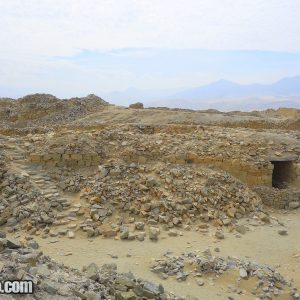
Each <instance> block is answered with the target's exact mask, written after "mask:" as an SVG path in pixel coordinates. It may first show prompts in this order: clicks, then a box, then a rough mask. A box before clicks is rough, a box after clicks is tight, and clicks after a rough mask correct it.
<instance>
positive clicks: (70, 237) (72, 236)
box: [68, 230, 75, 239]
mask: <svg viewBox="0 0 300 300" xmlns="http://www.w3.org/2000/svg"><path fill="white" fill-rule="evenodd" d="M68 238H69V239H74V238H75V233H74V232H73V231H71V230H69V231H68Z"/></svg>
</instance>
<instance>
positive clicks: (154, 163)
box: [0, 94, 300, 300]
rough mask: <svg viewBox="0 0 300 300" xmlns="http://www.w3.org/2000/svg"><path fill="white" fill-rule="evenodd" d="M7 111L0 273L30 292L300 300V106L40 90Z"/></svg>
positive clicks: (0, 143)
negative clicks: (137, 99)
mask: <svg viewBox="0 0 300 300" xmlns="http://www.w3.org/2000/svg"><path fill="white" fill-rule="evenodd" d="M0 116H1V118H0V226H1V227H0V274H1V280H10V279H14V280H32V281H33V283H34V285H35V292H34V294H33V295H27V296H23V298H25V299H88V300H90V299H116V300H122V299H128V300H134V299H300V296H299V294H300V275H299V274H300V272H299V271H300V241H299V237H298V235H299V228H300V210H299V208H300V133H299V129H300V112H299V111H298V110H294V109H284V108H283V109H278V110H276V111H275V110H267V111H262V112H258V111H257V112H229V113H222V112H219V111H215V110H208V111H191V110H178V109H167V108H144V107H143V104H142V103H136V104H133V105H131V106H130V107H129V108H125V107H117V106H114V105H110V104H109V103H107V102H106V101H104V100H103V99H101V98H99V97H97V96H95V95H89V96H87V97H83V98H72V99H64V100H60V99H58V98H56V97H54V96H52V95H44V94H36V95H29V96H25V97H23V98H20V99H16V100H14V99H1V98H0ZM1 297H2V296H1ZM20 297H21V296H17V295H15V296H3V299H17V298H20Z"/></svg>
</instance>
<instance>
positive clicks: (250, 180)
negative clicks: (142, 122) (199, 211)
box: [122, 151, 273, 187]
mask: <svg viewBox="0 0 300 300" xmlns="http://www.w3.org/2000/svg"><path fill="white" fill-rule="evenodd" d="M122 158H123V159H124V160H125V161H126V162H128V163H129V162H135V163H142V164H144V163H147V162H151V161H153V160H163V161H164V162H169V163H174V164H207V165H213V166H215V167H217V168H219V169H221V170H224V171H226V172H228V173H230V174H231V175H233V176H234V177H236V178H238V179H239V180H241V181H242V182H244V183H246V184H247V185H249V186H257V185H263V186H269V187H271V186H272V172H273V165H272V164H271V163H269V164H253V163H251V162H245V161H241V160H238V159H224V158H218V157H212V156H198V155H197V154H196V153H193V152H187V153H186V152H182V153H177V154H176V155H169V156H167V157H160V156H159V153H153V152H151V153H149V152H144V153H141V154H140V155H137V153H136V152H134V151H127V152H125V151H124V152H123V153H122Z"/></svg>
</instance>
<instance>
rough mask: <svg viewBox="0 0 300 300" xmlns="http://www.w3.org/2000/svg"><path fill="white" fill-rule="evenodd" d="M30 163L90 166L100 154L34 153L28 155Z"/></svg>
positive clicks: (98, 161)
mask: <svg viewBox="0 0 300 300" xmlns="http://www.w3.org/2000/svg"><path fill="white" fill-rule="evenodd" d="M28 160H29V162H30V163H35V164H40V165H44V166H49V167H54V166H67V167H90V166H97V165H99V163H100V160H101V158H100V156H99V155H98V154H92V153H63V154H58V153H54V154H36V153H31V154H30V155H29V157H28Z"/></svg>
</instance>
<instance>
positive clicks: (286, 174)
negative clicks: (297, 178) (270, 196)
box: [271, 160, 294, 189]
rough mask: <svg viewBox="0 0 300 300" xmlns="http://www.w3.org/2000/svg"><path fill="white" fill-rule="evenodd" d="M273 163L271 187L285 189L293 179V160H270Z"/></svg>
mask: <svg viewBox="0 0 300 300" xmlns="http://www.w3.org/2000/svg"><path fill="white" fill-rule="evenodd" d="M271 163H272V164H273V166H274V168H273V174H272V187H275V188H278V189H285V188H287V187H288V185H289V183H291V182H292V181H293V180H294V167H293V161H291V160H285V161H284V160H282V161H279V160H278V161H271Z"/></svg>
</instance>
